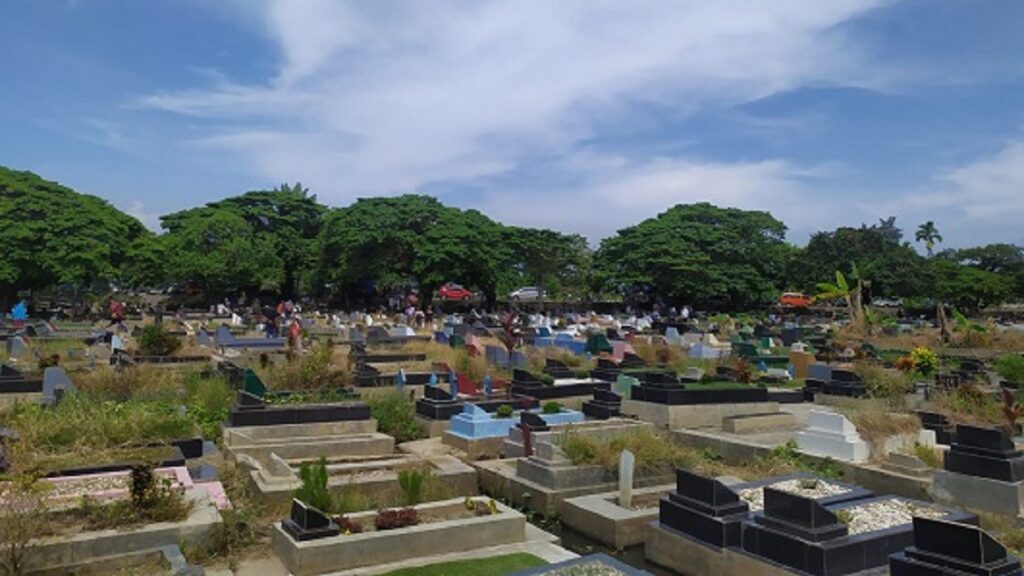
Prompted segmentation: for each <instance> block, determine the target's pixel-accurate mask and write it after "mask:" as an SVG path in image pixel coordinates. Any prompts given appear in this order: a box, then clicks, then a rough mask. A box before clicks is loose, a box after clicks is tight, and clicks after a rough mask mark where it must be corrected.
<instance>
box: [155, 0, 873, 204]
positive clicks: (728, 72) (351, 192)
mask: <svg viewBox="0 0 1024 576" xmlns="http://www.w3.org/2000/svg"><path fill="white" fill-rule="evenodd" d="M884 3H887V2H886V0H830V1H829V2H806V1H804V0H775V1H773V2H761V1H760V0H716V1H714V2H707V1H706V0H690V1H679V2H659V1H655V0H647V1H640V2H620V1H611V0H605V1H598V0H563V1H559V2H550V1H548V0H510V1H501V2H476V1H473V2H460V1H452V2H390V1H387V0H381V1H378V2H359V3H357V2H336V1H330V0H295V1H287V0H268V1H266V2H262V3H258V4H256V3H238V4H235V6H237V7H238V9H240V10H249V11H252V10H254V9H255V10H257V16H258V17H259V18H261V19H262V22H263V24H264V31H265V33H266V34H267V36H268V37H269V38H270V39H271V40H272V41H273V42H275V43H276V45H277V46H278V47H279V48H280V52H281V62H280V67H279V69H278V70H277V72H276V74H275V75H274V77H272V78H267V79H266V81H265V82H264V83H262V84H260V85H238V84H231V83H227V82H225V81H223V80H220V79H218V80H217V81H216V82H215V83H214V85H212V86H210V87H208V88H202V89H192V90H187V91H182V92H177V93H163V94H153V95H149V96H147V97H144V98H143V99H142V100H141V102H142V104H143V105H144V106H147V107H152V108H156V109H162V110H166V111H171V112H176V113H180V114H186V115H191V116H197V117H202V118H208V119H211V120H214V121H217V120H225V121H228V122H225V123H224V124H223V125H222V126H223V127H222V128H219V129H217V130H216V131H211V132H209V133H207V134H205V135H203V136H200V137H198V138H197V139H196V140H195V141H194V143H195V144H196V145H198V146H201V147H202V148H203V150H204V151H207V152H208V151H210V150H213V151H217V152H223V153H229V154H237V155H238V156H239V158H240V159H241V160H242V161H243V162H244V163H245V164H246V165H247V166H248V167H249V169H251V170H254V171H256V172H257V173H258V174H260V175H261V176H262V177H265V178H266V179H267V180H268V181H271V182H281V181H290V180H295V179H301V180H302V181H303V182H306V183H308V184H309V185H310V186H311V187H312V188H313V189H315V190H316V192H317V194H318V195H319V197H320V198H321V199H324V200H327V201H331V202H335V203H345V202H348V201H350V200H352V199H353V198H355V197H359V196H366V195H375V194H393V193H399V192H409V191H415V190H417V189H419V188H421V187H422V186H424V185H426V184H430V183H436V182H442V183H444V182H456V183H457V182H473V181H474V180H479V179H482V178H486V177H490V176H494V175H498V174H501V173H502V172H505V171H508V170H512V169H515V168H516V167H518V166H521V165H522V164H523V163H524V162H527V161H528V159H529V158H536V157H549V158H563V159H566V160H565V161H564V162H563V164H565V165H571V164H572V162H573V161H574V160H572V159H571V158H570V157H572V156H574V155H575V154H576V153H577V152H576V150H575V148H576V146H575V145H576V144H578V143H579V142H581V141H583V140H585V139H587V138H588V137H590V136H592V135H593V133H594V127H593V125H594V122H595V121H596V120H600V119H603V118H605V117H607V116H610V115H616V114H621V113H622V112H623V110H624V109H627V108H628V107H629V105H630V104H631V103H634V102H637V101H644V102H650V103H656V104H658V105H659V106H663V107H669V108H671V109H673V110H675V111H677V112H678V113H683V114H685V113H690V112H693V111H696V110H700V109H703V108H705V107H718V108H722V107H728V106H731V105H734V104H737V103H742V102H746V101H750V100H753V99H756V98H760V97H763V96H766V95H770V94H773V93H777V92H779V91H784V90H788V89H792V88H795V87H798V86H802V85H807V84H832V83H837V84H844V85H858V86H867V87H878V85H879V83H880V82H884V81H885V80H884V79H883V78H884V76H883V73H882V72H881V71H880V68H878V67H876V66H873V65H868V63H867V61H866V60H867V59H866V58H865V57H864V56H863V54H862V53H861V51H860V49H859V48H858V47H857V46H855V45H853V44H852V43H850V42H848V39H847V38H846V37H845V36H844V35H843V34H842V32H841V28H839V27H838V25H840V24H841V23H843V22H846V21H848V20H850V19H852V18H855V17H857V16H858V15H860V14H863V13H864V12H866V11H868V10H871V9H873V8H876V7H877V6H879V5H881V4H884ZM254 7H258V8H254ZM251 16H252V13H251V12H250V13H249V14H247V16H246V17H251ZM688 137H689V136H688V135H685V134H680V135H679V138H680V139H681V140H682V139H686V138H688ZM639 164H640V167H635V166H627V167H626V168H627V170H626V172H624V173H616V172H615V171H614V170H610V171H603V172H602V174H604V175H606V177H607V178H608V180H607V181H605V182H597V181H594V179H593V178H586V179H587V180H588V182H589V187H591V188H594V189H596V192H594V191H591V192H586V191H584V192H582V194H591V197H593V198H596V199H597V200H598V201H604V200H608V201H612V200H614V194H613V193H612V192H608V193H607V194H605V193H602V192H601V190H606V191H614V190H615V187H616V186H625V185H628V183H629V182H633V183H634V184H633V185H634V186H638V185H643V186H644V187H645V191H644V194H645V195H646V197H645V199H644V203H645V205H647V204H650V205H651V206H653V203H655V202H657V201H661V200H668V199H669V198H671V197H673V196H674V194H675V192H674V191H675V190H678V189H689V187H690V186H691V185H694V186H696V185H697V184H699V183H702V182H712V183H715V184H718V186H708V187H705V188H703V189H704V190H705V191H706V192H704V193H705V194H711V195H712V196H710V197H708V198H707V199H709V200H714V201H718V202H730V203H731V202H732V201H733V199H734V200H735V201H736V202H745V201H747V200H749V199H750V198H751V197H753V198H754V199H755V200H756V198H758V195H759V194H761V195H763V194H764V192H755V191H751V192H749V193H743V192H741V189H746V187H748V186H754V185H760V184H763V183H765V182H768V183H769V186H768V187H767V188H765V187H763V186H762V187H761V188H760V190H762V191H763V190H765V189H767V190H770V191H771V190H773V191H775V192H772V193H773V194H776V195H777V197H778V199H779V200H780V201H782V200H783V198H784V196H785V194H786V192H787V190H789V191H790V192H791V190H790V189H789V188H787V187H786V186H784V185H783V184H786V182H788V181H787V180H786V179H785V178H783V177H782V176H781V174H783V173H784V172H786V170H788V169H790V168H792V167H791V166H789V165H788V164H786V163H784V162H781V161H765V162H756V161H755V162H743V163H737V164H733V165H730V164H708V163H700V162H696V163H695V162H693V161H688V160H679V159H676V160H673V159H661V160H654V161H649V162H641V163H639ZM584 165H585V163H584ZM662 179H664V181H662ZM787 185H788V184H787ZM634 190H635V189H634ZM565 193H566V194H567V195H568V196H569V198H567V202H568V203H571V202H573V201H574V200H573V198H574V196H573V195H574V194H580V192H579V191H572V190H570V191H566V192H565ZM498 194H499V192H498V191H496V190H491V194H490V196H488V198H495V197H497V196H496V195H498ZM595 194H596V196H595ZM608 194H611V196H610V197H609V196H608ZM634 194H635V193H634ZM602 199H603V200H602ZM505 200H506V201H508V202H511V201H513V200H514V198H511V197H506V198H505ZM552 201H554V199H552ZM760 205H761V204H760V203H758V204H755V206H760ZM665 207H667V206H664V205H662V206H659V207H658V208H659V209H663V208H665ZM533 208H534V210H535V212H536V219H541V218H542V211H543V210H544V208H543V207H542V206H534V207H533ZM515 210H521V208H516V207H507V206H506V205H505V204H504V203H503V202H501V201H498V202H496V203H495V205H494V211H493V212H491V215H492V216H495V217H497V218H499V219H500V218H504V217H505V216H506V215H509V214H512V213H513V212H514V211H515ZM626 223H628V222H627V221H625V220H621V221H619V222H618V224H626Z"/></svg>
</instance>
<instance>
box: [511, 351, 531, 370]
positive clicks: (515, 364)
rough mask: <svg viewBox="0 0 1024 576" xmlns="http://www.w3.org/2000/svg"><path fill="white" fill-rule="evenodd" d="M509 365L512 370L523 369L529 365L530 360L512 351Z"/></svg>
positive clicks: (520, 353) (524, 355)
mask: <svg viewBox="0 0 1024 576" xmlns="http://www.w3.org/2000/svg"><path fill="white" fill-rule="evenodd" d="M509 364H511V366H512V368H525V367H527V366H529V365H530V359H529V358H527V357H526V354H523V353H522V352H519V351H513V352H512V355H511V357H510V358H509Z"/></svg>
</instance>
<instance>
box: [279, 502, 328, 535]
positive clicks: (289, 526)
mask: <svg viewBox="0 0 1024 576" xmlns="http://www.w3.org/2000/svg"><path fill="white" fill-rule="evenodd" d="M281 528H283V529H284V531H285V532H287V533H288V534H289V535H290V536H291V537H292V538H293V539H294V540H296V541H298V542H305V541H307V540H317V539H320V538H330V537H331V536H337V535H339V534H341V529H340V528H339V527H338V525H337V524H335V523H334V520H331V519H330V518H329V517H328V516H327V515H326V514H324V513H323V512H321V511H320V510H317V509H316V508H313V507H312V506H308V505H307V504H305V503H304V502H301V501H299V500H296V499H293V500H292V511H291V516H290V517H289V518H287V519H286V520H284V521H282V522H281Z"/></svg>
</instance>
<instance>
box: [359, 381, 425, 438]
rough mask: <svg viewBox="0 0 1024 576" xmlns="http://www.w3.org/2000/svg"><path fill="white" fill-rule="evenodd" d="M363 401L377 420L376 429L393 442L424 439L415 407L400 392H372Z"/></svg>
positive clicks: (407, 397)
mask: <svg viewBox="0 0 1024 576" xmlns="http://www.w3.org/2000/svg"><path fill="white" fill-rule="evenodd" d="M363 400H364V401H365V402H366V403H367V404H369V405H370V413H371V414H372V415H373V417H374V418H376V420H377V429H378V430H380V431H381V432H383V433H384V434H388V435H390V436H393V437H394V438H395V442H409V441H411V440H419V439H421V438H424V437H426V435H425V434H424V432H423V427H422V426H420V425H419V423H418V422H416V405H415V404H414V403H413V401H412V400H411V399H410V398H409V396H407V395H406V394H404V393H403V392H402V391H400V390H374V391H373V392H371V393H368V394H365V395H364V396H363Z"/></svg>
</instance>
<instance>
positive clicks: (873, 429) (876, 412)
mask: <svg viewBox="0 0 1024 576" xmlns="http://www.w3.org/2000/svg"><path fill="white" fill-rule="evenodd" d="M840 411H841V412H843V414H844V415H845V416H846V417H847V418H849V419H850V422H852V423H853V425H854V426H855V427H856V428H857V432H858V433H860V435H861V437H862V438H864V440H867V441H868V442H870V443H872V444H874V445H876V446H878V445H880V444H881V443H882V442H884V441H885V439H886V438H888V437H890V436H897V435H900V434H917V433H918V432H919V431H920V430H921V420H920V418H918V417H917V416H915V415H913V414H905V413H895V412H889V411H888V410H886V408H885V406H884V404H882V403H881V402H879V403H878V405H877V406H862V407H859V408H858V409H856V410H853V409H850V410H842V409H840Z"/></svg>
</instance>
